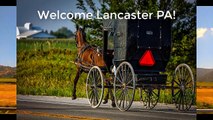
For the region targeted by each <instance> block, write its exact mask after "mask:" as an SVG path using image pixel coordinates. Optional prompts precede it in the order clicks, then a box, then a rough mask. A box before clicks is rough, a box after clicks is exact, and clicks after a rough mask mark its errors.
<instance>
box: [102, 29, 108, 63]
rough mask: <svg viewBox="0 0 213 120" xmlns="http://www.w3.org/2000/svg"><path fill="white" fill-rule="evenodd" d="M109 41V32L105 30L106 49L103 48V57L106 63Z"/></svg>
mask: <svg viewBox="0 0 213 120" xmlns="http://www.w3.org/2000/svg"><path fill="white" fill-rule="evenodd" d="M107 41H108V31H106V30H104V48H103V57H104V61H106V59H107V58H106V57H107Z"/></svg>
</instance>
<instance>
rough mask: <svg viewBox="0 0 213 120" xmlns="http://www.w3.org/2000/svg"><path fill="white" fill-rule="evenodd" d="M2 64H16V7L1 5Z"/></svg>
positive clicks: (0, 36) (0, 51)
mask: <svg viewBox="0 0 213 120" xmlns="http://www.w3.org/2000/svg"><path fill="white" fill-rule="evenodd" d="M0 28H1V29H0V65H5V66H12V67H15V66H16V29H15V28H16V7H14V6H0Z"/></svg>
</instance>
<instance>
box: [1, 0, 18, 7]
mask: <svg viewBox="0 0 213 120" xmlns="http://www.w3.org/2000/svg"><path fill="white" fill-rule="evenodd" d="M0 6H16V0H0Z"/></svg>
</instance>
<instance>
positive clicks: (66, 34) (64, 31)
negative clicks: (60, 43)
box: [50, 27, 74, 38]
mask: <svg viewBox="0 0 213 120" xmlns="http://www.w3.org/2000/svg"><path fill="white" fill-rule="evenodd" d="M50 34H52V35H54V36H56V37H57V38H70V37H73V36H74V34H73V32H72V31H71V30H69V29H68V28H67V27H61V28H59V29H58V30H57V31H55V32H53V31H51V32H50Z"/></svg>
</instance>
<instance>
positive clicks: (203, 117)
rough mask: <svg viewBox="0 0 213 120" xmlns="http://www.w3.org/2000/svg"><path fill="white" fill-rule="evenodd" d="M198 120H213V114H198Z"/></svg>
mask: <svg viewBox="0 0 213 120" xmlns="http://www.w3.org/2000/svg"><path fill="white" fill-rule="evenodd" d="M197 120H213V114H197Z"/></svg>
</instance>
